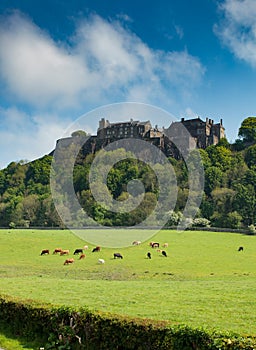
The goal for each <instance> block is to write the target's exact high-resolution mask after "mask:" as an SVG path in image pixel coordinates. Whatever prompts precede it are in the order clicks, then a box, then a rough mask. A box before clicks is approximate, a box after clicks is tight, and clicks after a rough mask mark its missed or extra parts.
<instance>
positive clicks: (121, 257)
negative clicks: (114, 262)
mask: <svg viewBox="0 0 256 350" xmlns="http://www.w3.org/2000/svg"><path fill="white" fill-rule="evenodd" d="M116 258H118V259H123V256H122V255H121V254H120V253H114V259H116Z"/></svg>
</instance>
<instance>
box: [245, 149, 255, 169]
mask: <svg viewBox="0 0 256 350" xmlns="http://www.w3.org/2000/svg"><path fill="white" fill-rule="evenodd" d="M245 162H246V164H247V165H248V166H249V167H252V166H255V165H256V145H253V146H250V147H249V148H247V150H246V151H245Z"/></svg>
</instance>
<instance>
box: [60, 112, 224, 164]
mask: <svg viewBox="0 0 256 350" xmlns="http://www.w3.org/2000/svg"><path fill="white" fill-rule="evenodd" d="M77 137H78V136H73V137H69V138H65V139H60V140H58V141H57V143H58V144H59V142H61V145H62V146H65V144H66V145H68V144H70V143H76V138H77ZM223 137H225V128H224V126H223V123H222V119H220V122H219V123H217V124H215V123H214V121H213V120H212V119H209V118H206V120H205V121H203V120H202V119H201V118H200V117H197V118H194V119H187V120H185V118H181V120H180V121H175V122H172V123H171V124H170V126H169V127H168V128H161V129H160V128H158V126H157V125H156V126H155V127H152V125H151V123H150V121H149V120H147V121H144V122H141V121H138V120H133V119H130V120H129V121H125V122H118V123H110V122H109V121H108V120H106V119H105V118H102V119H101V120H100V121H99V127H98V129H97V135H92V136H90V137H89V139H88V140H87V142H86V143H85V144H84V145H83V149H82V152H83V154H84V155H86V154H89V153H95V152H96V151H98V150H100V149H102V148H104V147H105V146H107V145H108V144H109V143H111V142H114V141H118V140H120V139H124V138H129V139H131V138H137V139H142V140H144V141H148V142H150V143H151V144H153V145H155V146H156V147H158V148H159V149H161V150H162V151H163V152H164V153H165V155H166V156H168V157H169V156H172V157H175V158H179V154H180V151H181V152H182V153H183V152H188V151H190V150H192V149H194V148H201V149H205V148H206V147H207V146H210V145H216V144H217V143H218V142H219V141H220V140H221V139H222V138H223Z"/></svg>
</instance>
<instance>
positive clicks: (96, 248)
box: [92, 246, 100, 253]
mask: <svg viewBox="0 0 256 350" xmlns="http://www.w3.org/2000/svg"><path fill="white" fill-rule="evenodd" d="M92 252H93V253H94V252H100V247H99V246H97V247H95V248H93V250H92Z"/></svg>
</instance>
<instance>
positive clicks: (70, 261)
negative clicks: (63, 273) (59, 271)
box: [64, 258, 75, 265]
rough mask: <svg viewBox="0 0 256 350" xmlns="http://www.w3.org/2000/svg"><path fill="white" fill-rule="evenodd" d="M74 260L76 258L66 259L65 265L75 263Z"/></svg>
mask: <svg viewBox="0 0 256 350" xmlns="http://www.w3.org/2000/svg"><path fill="white" fill-rule="evenodd" d="M74 261H75V259H73V258H71V259H67V260H65V262H64V265H69V264H73V262H74Z"/></svg>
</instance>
